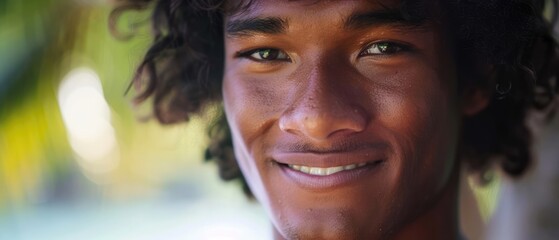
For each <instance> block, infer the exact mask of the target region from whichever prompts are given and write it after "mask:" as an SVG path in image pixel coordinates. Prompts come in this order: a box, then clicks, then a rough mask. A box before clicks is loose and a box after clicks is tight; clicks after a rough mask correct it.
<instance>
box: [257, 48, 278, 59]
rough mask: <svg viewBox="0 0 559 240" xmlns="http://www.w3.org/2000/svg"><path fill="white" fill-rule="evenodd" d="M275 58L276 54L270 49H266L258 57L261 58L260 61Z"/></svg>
mask: <svg viewBox="0 0 559 240" xmlns="http://www.w3.org/2000/svg"><path fill="white" fill-rule="evenodd" d="M276 56H277V53H276V52H275V51H274V50H272V49H266V50H263V51H262V52H260V57H262V59H274V58H276Z"/></svg>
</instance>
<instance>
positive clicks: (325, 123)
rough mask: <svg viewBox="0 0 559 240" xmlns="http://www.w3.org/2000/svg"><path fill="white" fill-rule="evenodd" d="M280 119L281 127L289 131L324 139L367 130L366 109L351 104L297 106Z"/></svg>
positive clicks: (311, 137)
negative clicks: (312, 106) (316, 106)
mask: <svg viewBox="0 0 559 240" xmlns="http://www.w3.org/2000/svg"><path fill="white" fill-rule="evenodd" d="M292 110H293V111H289V112H285V113H284V114H283V115H282V116H281V117H280V119H279V128H280V129H281V130H282V131H284V132H287V133H290V134H296V135H301V136H304V137H307V138H310V139H315V140H324V139H327V138H329V137H330V136H333V135H339V134H353V133H357V132H361V131H363V130H365V127H366V124H367V120H366V119H367V118H366V114H365V111H364V110H361V109H359V108H356V107H351V106H338V107H331V106H329V107H318V108H310V107H305V108H296V109H292Z"/></svg>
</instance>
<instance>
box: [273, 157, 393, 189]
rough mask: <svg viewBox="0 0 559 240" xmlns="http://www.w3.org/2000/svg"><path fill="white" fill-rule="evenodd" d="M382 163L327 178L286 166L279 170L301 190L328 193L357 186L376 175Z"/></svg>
mask: <svg viewBox="0 0 559 240" xmlns="http://www.w3.org/2000/svg"><path fill="white" fill-rule="evenodd" d="M383 163H384V161H383V160H379V161H375V162H374V163H369V164H367V165H365V166H363V167H359V168H354V169H351V170H344V171H341V172H337V173H334V174H331V175H327V176H318V175H311V174H307V173H304V172H300V171H297V170H295V169H292V168H290V167H288V166H286V165H280V169H281V172H282V173H283V175H284V176H286V177H287V178H288V179H289V180H291V181H293V182H295V184H297V185H299V186H300V187H301V188H304V189H309V190H315V191H328V190H332V189H337V188H340V187H344V186H350V185H353V184H357V183H358V182H359V181H361V180H363V179H365V178H367V177H370V176H374V175H377V173H378V172H379V170H380V168H382V166H383Z"/></svg>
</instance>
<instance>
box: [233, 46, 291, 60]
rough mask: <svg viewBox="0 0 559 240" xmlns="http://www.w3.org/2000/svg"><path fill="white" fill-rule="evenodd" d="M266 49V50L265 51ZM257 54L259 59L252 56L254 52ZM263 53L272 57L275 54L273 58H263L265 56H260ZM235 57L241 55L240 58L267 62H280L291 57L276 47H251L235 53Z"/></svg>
mask: <svg viewBox="0 0 559 240" xmlns="http://www.w3.org/2000/svg"><path fill="white" fill-rule="evenodd" d="M266 51H267V52H266ZM258 53H261V54H259V55H260V56H258V57H260V59H259V58H257V56H253V55H255V54H258ZM263 54H267V55H270V54H271V56H272V57H274V55H276V56H275V57H274V59H264V58H266V56H262V55H263ZM236 55H237V57H241V58H248V59H250V60H252V61H256V62H264V63H269V62H277V61H281V62H291V58H290V57H289V55H288V54H287V53H286V52H284V51H282V50H279V49H276V48H257V49H252V50H248V51H244V52H239V53H237V54H236Z"/></svg>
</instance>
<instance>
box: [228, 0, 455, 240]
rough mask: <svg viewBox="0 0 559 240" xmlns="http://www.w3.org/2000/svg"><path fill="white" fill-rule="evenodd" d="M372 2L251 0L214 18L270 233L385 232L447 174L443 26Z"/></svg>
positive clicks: (243, 163)
mask: <svg viewBox="0 0 559 240" xmlns="http://www.w3.org/2000/svg"><path fill="white" fill-rule="evenodd" d="M380 2H381V1H319V2H318V1H275V0H274V1H272V0H270V1H254V3H252V5H251V6H250V8H249V9H248V10H246V11H243V12H240V13H237V14H234V15H232V16H227V17H226V21H225V28H226V30H225V31H226V32H225V46H226V55H225V58H226V59H225V63H226V64H225V75H224V80H223V97H224V105H225V112H226V116H227V120H228V122H229V124H230V127H231V131H232V135H233V144H234V149H235V154H236V158H237V161H238V163H239V165H240V167H241V170H242V173H243V175H244V177H245V178H246V180H247V182H248V184H249V186H250V188H251V190H252V191H253V193H254V194H255V197H256V198H257V199H258V201H259V202H260V203H262V204H263V205H264V206H265V208H266V210H267V211H268V213H269V215H270V216H271V219H272V222H273V224H274V226H275V229H276V234H277V235H278V236H279V235H281V236H283V237H286V238H290V239H296V238H300V239H305V238H306V237H310V236H312V237H313V238H317V239H328V238H331V239H353V238H357V237H359V238H362V239H374V238H378V237H379V236H386V234H389V233H387V232H391V231H397V230H398V229H400V228H402V227H404V226H405V225H406V224H407V223H409V222H410V221H412V220H413V219H414V218H416V217H417V216H419V215H421V214H422V212H423V211H425V209H428V208H430V207H432V206H433V205H435V204H436V202H437V200H438V199H439V198H440V196H441V195H442V192H443V191H445V189H446V188H445V187H446V186H447V183H448V182H449V177H450V176H451V175H452V174H455V173H456V172H455V169H456V168H455V165H456V161H455V157H456V156H455V151H456V145H457V139H458V129H459V119H460V113H459V112H458V110H457V109H458V106H457V105H458V100H457V97H456V96H457V92H456V87H455V85H456V80H455V76H454V71H453V69H454V68H453V65H452V61H450V59H451V56H450V55H449V53H448V52H449V51H448V50H447V47H446V45H445V44H443V42H444V40H443V38H442V36H441V32H440V30H439V29H438V28H437V27H436V26H435V25H433V24H431V23H430V22H429V21H427V22H425V23H424V24H422V25H421V26H411V25H410V24H409V23H406V22H402V21H401V20H399V19H398V18H397V17H396V18H395V17H393V12H391V11H390V10H389V8H386V7H394V6H397V3H394V2H386V1H385V2H382V5H381V4H380ZM383 6H384V7H383Z"/></svg>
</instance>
